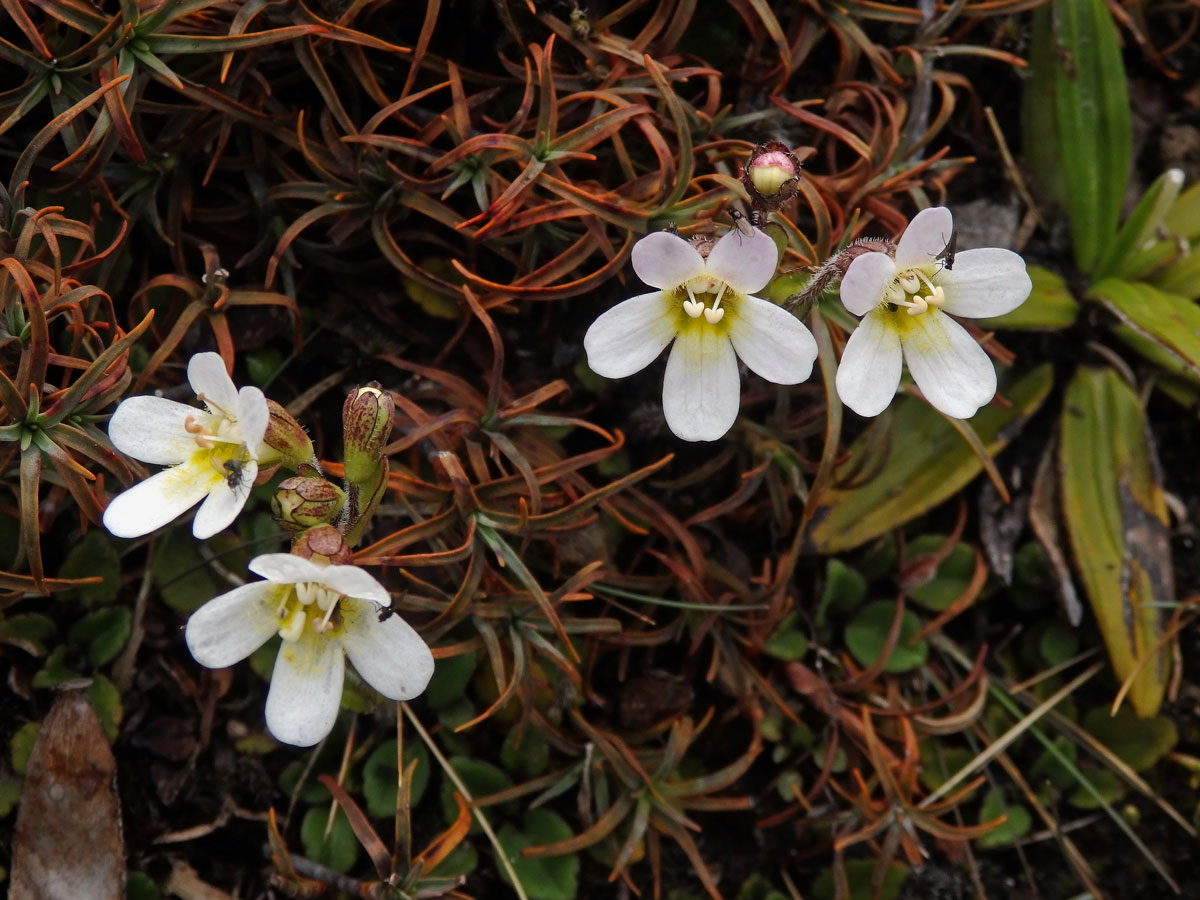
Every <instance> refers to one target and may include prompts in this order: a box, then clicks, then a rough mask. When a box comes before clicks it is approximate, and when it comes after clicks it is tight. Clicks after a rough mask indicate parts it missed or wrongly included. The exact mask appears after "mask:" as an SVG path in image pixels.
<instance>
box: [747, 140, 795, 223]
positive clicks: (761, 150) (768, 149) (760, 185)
mask: <svg viewBox="0 0 1200 900" xmlns="http://www.w3.org/2000/svg"><path fill="white" fill-rule="evenodd" d="M799 182H800V160H798V159H796V156H795V154H794V153H792V151H791V150H789V149H788V147H787V145H786V144H782V143H780V142H779V141H767V142H766V143H764V144H759V145H758V146H757V147H755V148H754V152H753V153H752V154H750V161H749V162H748V163H747V164H746V170H745V171H744V172H743V173H742V184H743V185H744V186H745V188H746V191H747V192H748V193H749V194H750V198H751V200H752V201H753V202H754V204H755V205H756V206H765V207H768V208H770V209H775V208H777V207H778V206H779V205H780V204H782V203H783V202H784V201H786V200H789V199H791V198H792V197H793V196H794V195H795V193H796V189H797V186H798V185H799Z"/></svg>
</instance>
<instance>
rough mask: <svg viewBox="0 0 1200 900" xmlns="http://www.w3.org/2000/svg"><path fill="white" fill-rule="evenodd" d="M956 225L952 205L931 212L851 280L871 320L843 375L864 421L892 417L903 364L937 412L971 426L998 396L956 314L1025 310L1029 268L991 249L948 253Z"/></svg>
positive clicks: (846, 392)
mask: <svg viewBox="0 0 1200 900" xmlns="http://www.w3.org/2000/svg"><path fill="white" fill-rule="evenodd" d="M953 234H954V220H953V217H952V216H951V215H950V210H948V209H946V208H945V207H944V206H938V207H934V208H932V209H926V210H923V211H922V212H920V213H918V214H917V215H916V217H915V218H914V219H913V220H912V221H911V222H910V223H909V225H908V228H906V229H905V231H904V234H903V235H902V236H901V238H900V242H899V244H897V246H896V255H895V258H893V257H891V256H889V255H888V254H886V253H864V254H863V255H862V256H858V257H855V259H854V261H853V262H851V263H850V267H849V268H848V269H847V270H846V275H845V277H844V278H842V287H841V297H842V303H843V305H844V306H845V307H846V309H847V310H849V311H850V312H852V313H854V315H856V316H862V320H861V321H860V322H859V323H858V327H857V328H856V329H855V330H854V333H853V334H851V335H850V339H849V340H848V341H847V342H846V349H845V350H844V351H843V353H842V360H841V363H840V364H839V365H838V370H837V380H836V382H837V392H838V396H839V397H841V399H842V402H843V403H845V404H846V405H847V406H848V407H850V408H851V409H852V410H854V411H855V412H856V413H858V414H859V415H862V416H876V415H878V414H879V413H881V412H883V410H885V409H886V408H887V406H888V404H889V403H891V401H892V397H893V396H895V394H896V389H897V388H898V387H899V386H900V370H901V364H902V361H903V362H905V363H907V364H908V371H909V374H911V375H912V377H913V381H915V382H916V383H917V387H918V388H920V389H921V393H922V394H923V395H924V396H925V399H926V400H928V401H929V402H930V403H931V404H932V405H933V406H934V407H936V408H937V409H939V410H941V411H942V412H944V413H945V414H946V415H948V416H952V417H953V418H956V419H966V418H969V417H970V416H973V415H975V413H976V411H977V410H978V409H979V408H980V407H981V406H983V405H984V404H985V403H987V402H989V401H990V400H991V399H992V397H994V396H995V394H996V370H995V368H994V367H993V366H992V361H991V360H990V359H988V355H987V353H986V352H984V350H983V348H982V347H980V346H979V344H978V343H976V341H975V339H974V338H972V337H971V335H970V334H968V333H967V331H966V329H964V328H963V327H962V326H961V325H959V324H958V323H957V322H955V321H954V320H953V319H952V318H950V315H947V313H949V314H951V315H955V316H963V317H967V318H984V317H989V316H999V315H1002V314H1004V313H1006V312H1010V311H1012V310H1014V309H1016V308H1017V307H1018V306H1020V305H1021V304H1022V303H1024V302H1025V298H1026V297H1028V296H1029V291H1030V290H1031V288H1032V283H1031V282H1030V280H1029V275H1028V274H1027V273H1026V271H1025V261H1024V260H1023V259H1021V257H1020V256H1018V255H1017V254H1016V253H1013V252H1012V251H1011V250H1001V249H998V248H994V247H989V248H985V249H979V250H964V251H963V252H961V253H956V254H953V255H948V254H947V247H948V244H949V242H950V239H951V237H952V235H953Z"/></svg>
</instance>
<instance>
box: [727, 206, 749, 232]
mask: <svg viewBox="0 0 1200 900" xmlns="http://www.w3.org/2000/svg"><path fill="white" fill-rule="evenodd" d="M729 218H730V219H732V220H733V227H734V228H735V229H737V233H738V234H740V235H741V236H742V237H747V238H748V237H754V226H753V225H751V224H750V220H749V219H747V218H746V217H745V216H744V215H742V214H741V213H740V212H739V211H738V210H736V209H731V210H730V211H729Z"/></svg>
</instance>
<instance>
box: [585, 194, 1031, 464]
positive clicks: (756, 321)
mask: <svg viewBox="0 0 1200 900" xmlns="http://www.w3.org/2000/svg"><path fill="white" fill-rule="evenodd" d="M953 233H954V223H953V219H952V217H951V215H950V211H949V210H948V209H946V208H945V207H936V208H933V209H927V210H924V211H923V212H921V213H919V214H918V215H917V216H916V217H915V218H914V219H913V220H912V222H911V223H910V224H909V226H908V228H907V229H906V230H905V232H904V235H903V236H902V237H901V238H900V242H899V244H898V245H897V246H896V251H895V256H894V257H893V256H891V255H889V254H887V253H881V252H870V253H864V254H862V255H860V256H858V257H856V258H855V259H854V260H853V262H852V263H851V264H850V266H849V268H848V269H847V271H846V274H845V276H844V277H843V279H842V286H841V299H842V303H843V304H844V305H845V307H846V309H847V310H849V311H850V312H851V313H853V314H854V315H857V316H861V317H862V319H861V321H860V322H859V324H858V327H857V328H856V329H855V330H854V332H853V333H852V334H851V335H850V339H849V340H848V341H847V343H846V348H845V351H844V352H843V354H842V360H841V363H840V365H839V366H838V370H837V378H836V385H837V392H838V396H839V397H840V398H841V400H842V402H843V403H845V404H846V405H847V406H849V407H850V408H851V409H853V410H854V411H855V412H857V413H859V414H860V415H864V416H875V415H878V414H879V413H881V412H882V411H883V410H884V409H886V408H887V406H888V404H889V403H890V402H891V399H892V397H893V396H894V395H895V393H896V389H897V388H898V387H899V385H900V374H901V367H902V363H903V362H907V363H908V371H909V373H910V374H911V375H912V378H913V380H914V381H915V382H916V383H917V387H918V388H920V390H921V393H922V394H923V395H924V396H925V399H926V400H928V401H929V403H931V404H932V405H933V406H935V407H936V408H937V409H939V410H941V411H942V412H944V413H945V414H946V415H948V416H953V417H955V418H967V417H969V416H972V415H974V414H975V412H976V411H977V410H978V409H979V408H980V407H981V406H983V405H984V404H985V403H987V402H989V401H990V400H991V399H992V397H993V396H995V393H996V372H995V369H994V368H993V367H992V363H991V361H990V360H989V359H988V356H987V353H985V352H984V350H983V349H982V348H981V347H980V346H979V344H978V343H976V341H975V340H974V339H973V338H972V337H971V336H970V335H969V334H968V333H967V332H966V330H965V329H963V328H962V326H961V325H959V324H958V323H957V322H955V321H954V320H953V319H952V318H950V315H947V314H948V313H949V314H952V315H955V316H962V317H968V318H979V317H987V316H998V315H1001V314H1003V313H1006V312H1009V311H1011V310H1013V309H1015V308H1016V307H1017V306H1020V305H1021V303H1023V302H1024V301H1025V298H1026V297H1028V296H1029V292H1030V289H1031V287H1032V285H1031V282H1030V280H1029V276H1028V274H1026V271H1025V262H1024V260H1022V259H1021V257H1020V256H1018V255H1017V254H1016V253H1013V252H1012V251H1011V250H1000V249H982V250H966V251H963V252H961V253H958V254H956V255H955V257H954V259H953V263H952V264H951V262H950V260H949V259H947V258H945V252H946V249H947V245H948V243H949V241H950V237H951V236H952V235H953ZM778 259H779V254H778V250H777V248H776V245H775V242H774V241H773V240H772V239H771V238H770V237H769V236H767V235H766V234H764V233H763V232H762V231H759V230H758V229H754V230H753V231H752V233H751V234H748V235H747V234H743V233H742V231H741V230H733V231H730V232H729V233H728V234H726V235H725V236H724V237H722V238H721V239H720V240H719V241H717V242H716V244H715V245H713V246H712V248H711V250H710V251H709V253H708V255H707V257H705V256H702V255H701V253H700V252H699V251H698V250H697V249H696V247H695V246H694V245H693V244H692V243H690V242H689V241H686V240H684V239H683V238H681V237H679V236H678V235H675V234H670V233H667V232H658V233H655V234H651V235H648V236H646V237H644V238H642V240H640V241H638V243H637V244H636V245H635V246H634V248H633V260H632V261H633V270H634V272H636V273H637V275H638V277H639V278H640V279H641V280H642V281H643V282H645V283H646V284H648V285H650V286H651V287H653V288H656V290H654V291H652V292H650V293H646V294H640V295H638V296H636V297H633V298H631V299H629V300H625V301H624V302H622V303H620V304H618V305H617V306H615V307H613V308H612V309H610V310H609V311H608V312H606V313H604V314H603V315H601V316H600V318H598V319H597V320H596V321H595V322H594V323H592V326H591V328H589V329H588V331H587V334H586V335H585V336H584V341H583V343H584V348H585V350H586V351H587V357H588V364H589V365H590V366H591V367H592V369H593V370H594V371H595V372H596V373H597V374H599V375H603V376H606V377H608V378H621V377H624V376H626V375H632V374H633V373H634V372H637V371H639V370H641V369H642V368H644V367H645V366H647V365H649V364H650V363H651V362H652V361H653V360H654V359H655V358H656V357H657V356H658V355H659V353H661V352H662V350H663V348H664V347H666V346H667V345H668V344H670V343H671V341H672V340H674V341H675V345H674V346H673V347H672V348H671V354H670V356H669V357H668V359H667V370H666V376H665V378H664V381H663V414H664V417H665V418H666V422H667V425H668V426H669V427H670V429H671V431H673V432H674V433H675V434H676V435H677V436H678V437H680V438H683V439H684V440H688V441H712V440H717V439H718V438H720V437H721V436H722V435H724V434H725V433H726V432H727V431H728V430H729V429H730V428H731V427H732V426H733V423H734V420H735V419H736V418H737V412H738V406H739V403H740V393H741V391H740V379H739V376H738V369H737V357H741V359H742V361H743V362H744V363H745V364H746V365H747V366H748V367H749V368H750V370H751V371H753V372H755V373H756V374H758V375H760V376H762V377H763V378H765V379H767V380H768V381H772V382H775V383H776V384H797V383H799V382H801V381H804V380H805V379H806V378H808V376H809V375H810V373H811V372H812V366H813V361H814V360H815V359H816V357H817V345H816V341H815V340H814V339H813V336H812V335H811V334H810V333H809V331H808V329H807V328H805V327H804V325H802V324H801V323H800V322H799V320H798V319H796V317H795V316H793V315H792V314H791V313H789V312H787V311H786V310H784V309H783V308H781V307H779V306H777V305H775V304H774V303H771V302H770V301H768V300H764V299H762V298H759V297H755V296H752V295H753V293H754V292H756V291H760V290H762V289H763V288H764V287H766V285H767V283H768V282H769V281H770V280H771V277H772V276H773V275H774V274H775V269H776V266H777V264H778ZM735 354H736V355H735Z"/></svg>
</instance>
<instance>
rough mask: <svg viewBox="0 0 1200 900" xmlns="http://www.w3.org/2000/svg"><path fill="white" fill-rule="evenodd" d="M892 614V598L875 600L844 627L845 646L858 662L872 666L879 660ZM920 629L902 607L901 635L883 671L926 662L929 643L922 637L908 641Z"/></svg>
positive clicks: (893, 611)
mask: <svg viewBox="0 0 1200 900" xmlns="http://www.w3.org/2000/svg"><path fill="white" fill-rule="evenodd" d="M895 615H896V604H895V602H894V601H892V600H878V601H876V602H875V603H872V604H870V605H869V606H867V607H866V608H865V609H863V610H862V612H860V613H859V614H858V615H857V616H855V617H854V619H853V621H851V622H850V624H849V625H847V626H846V647H847V648H848V649H849V650H850V652H851V653H852V654H853V655H854V658H855V659H856V660H858V662H859V664H860V665H863V666H870V665H874V663H875V661H876V660H877V659H879V656H880V654H881V653H883V650H884V645H885V643H886V641H887V636H888V631H889V629H890V628H891V626H892V619H893V617H894V616H895ZM920 630H921V620H920V619H918V618H917V617H916V616H915V615H914V614H913V613H912V612H910V611H909V610H905V611H904V615H903V616H902V617H901V620H900V637H899V638H898V639H897V640H896V645H895V646H894V647H893V648H892V652H891V655H890V656H888V660H887V663H886V665H885V666H884V671H885V672H891V673H896V672H908V671H910V670H912V669H915V668H917V667H918V666H920V665H922V664H923V663H924V662H925V659H926V657H928V655H929V645H928V644H927V643H925V641H923V640H922V641H918V642H917V643H916V644H913V645H912V646H909V643H908V642H909V641H910V640H912V639H913V638H914V637H915V636H916V635H917V632H919V631H920Z"/></svg>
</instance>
